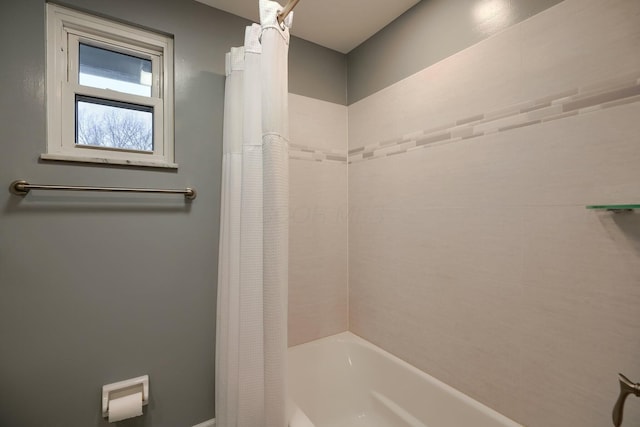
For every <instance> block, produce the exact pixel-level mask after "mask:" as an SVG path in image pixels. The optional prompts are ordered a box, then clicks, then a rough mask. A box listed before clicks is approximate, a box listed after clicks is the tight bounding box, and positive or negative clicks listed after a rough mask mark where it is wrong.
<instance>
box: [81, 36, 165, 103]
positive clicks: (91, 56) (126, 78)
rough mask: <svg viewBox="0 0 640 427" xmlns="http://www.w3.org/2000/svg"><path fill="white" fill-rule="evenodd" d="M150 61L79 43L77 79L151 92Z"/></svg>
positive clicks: (135, 92)
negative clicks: (78, 71)
mask: <svg viewBox="0 0 640 427" xmlns="http://www.w3.org/2000/svg"><path fill="white" fill-rule="evenodd" d="M151 77H152V74H151V61H150V60H148V59H142V58H138V57H135V56H131V55H125V54H123V53H118V52H113V51H111V50H107V49H102V48H99V47H94V46H89V45H86V44H82V43H80V75H79V78H78V83H80V84H81V85H84V86H91V87H96V88H99V89H111V90H117V91H119V92H125V93H130V94H133V95H141V96H151V81H152V78H151Z"/></svg>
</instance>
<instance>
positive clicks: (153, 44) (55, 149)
mask: <svg viewBox="0 0 640 427" xmlns="http://www.w3.org/2000/svg"><path fill="white" fill-rule="evenodd" d="M46 34H47V152H46V153H43V154H41V155H40V158H42V159H44V160H62V161H77V162H90V163H109V164H120V165H134V166H151V167H163V168H177V167H178V165H177V164H176V163H175V162H174V137H173V132H174V126H173V121H174V119H173V39H172V38H171V37H169V36H165V35H163V34H158V33H154V32H151V31H146V30H142V29H140V28H135V27H131V26H128V25H124V24H120V23H117V22H113V21H110V20H107V19H104V18H100V17H97V16H93V15H89V14H86V13H83V12H78V11H76V10H73V9H68V8H65V7H62V6H58V5H55V4H52V3H47V33H46ZM80 43H83V44H87V45H90V46H94V47H99V48H103V49H108V50H111V51H115V52H120V53H125V54H129V55H133V56H136V57H139V58H144V59H148V60H150V61H151V63H152V91H151V97H145V96H139V95H132V94H128V93H122V92H117V91H114V90H109V89H98V88H94V87H89V86H83V85H80V84H79V83H78V80H79V77H78V75H79V45H80ZM76 95H79V96H87V97H92V98H99V99H104V100H107V101H115V102H124V103H128V104H135V105H140V106H146V107H151V108H153V151H152V152H151V151H149V152H145V151H134V150H123V149H113V148H108V147H98V146H88V145H79V144H76V135H75V133H76Z"/></svg>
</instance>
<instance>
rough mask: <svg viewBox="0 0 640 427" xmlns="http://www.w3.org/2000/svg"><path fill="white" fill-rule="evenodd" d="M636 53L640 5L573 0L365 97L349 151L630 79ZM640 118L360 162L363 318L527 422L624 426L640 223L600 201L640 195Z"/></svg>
mask: <svg viewBox="0 0 640 427" xmlns="http://www.w3.org/2000/svg"><path fill="white" fill-rule="evenodd" d="M638 52H640V3H638V2H637V1H635V0H611V1H604V0H588V1H579V0H566V1H564V2H562V3H560V4H559V5H557V6H555V7H553V8H550V9H548V10H547V11H545V12H543V13H541V14H539V15H536V16H535V17H533V18H531V19H529V20H527V21H525V22H523V23H522V24H519V25H516V26H514V27H512V28H510V29H508V30H506V31H504V32H502V33H500V34H498V35H496V36H494V37H492V38H490V39H488V40H486V41H484V42H482V43H480V44H478V45H476V46H473V47H471V48H469V49H467V50H466V51H464V52H461V53H460V54H458V55H454V56H452V57H450V58H448V59H446V60H445V61H442V62H441V63H439V64H436V65H434V66H432V67H430V68H428V69H425V70H423V71H421V72H420V73H417V74H416V75H414V76H412V77H410V78H408V79H405V80H403V81H402V82H399V83H397V84H396V85H394V86H391V87H389V88H387V89H384V90H383V91H381V92H379V93H377V94H374V95H372V96H370V97H368V98H366V99H364V100H362V101H360V102H358V103H356V104H354V105H352V106H350V107H349V139H350V140H349V143H350V148H351V149H354V148H357V147H359V146H363V145H371V144H374V143H376V142H381V141H385V140H393V139H398V138H400V137H402V136H403V135H407V134H412V133H415V132H416V131H419V130H421V129H422V130H424V129H429V128H430V127H438V126H442V125H447V124H450V126H449V127H450V128H451V127H453V124H454V123H455V122H457V121H460V120H463V121H464V119H465V118H469V117H472V116H474V115H475V114H485V115H486V114H490V113H491V114H493V113H492V112H494V113H495V112H500V111H508V110H513V108H514V106H516V107H517V108H527V106H532V105H534V101H535V100H540V99H542V98H544V97H547V96H548V95H553V94H554V93H557V94H566V95H563V96H571V95H574V94H576V93H578V91H579V90H580V91H582V90H584V88H589V87H591V88H596V87H600V86H602V82H600V81H602V80H606V79H609V80H610V81H611V82H613V83H615V81H617V80H620V79H622V80H624V81H626V80H625V79H626V77H624V76H628V75H633V74H634V73H638V72H639V71H640V55H638ZM478 67H479V68H478ZM445 71H446V72H445ZM616 76H622V77H620V79H617V78H616ZM623 77H624V78H623ZM611 79H613V80H611ZM616 79H617V80H616ZM622 80H621V81H622ZM627 80H628V79H627ZM502 82H503V83H504V84H501V83H502ZM613 83H611V84H613ZM608 87H610V85H609V84H608V83H607V84H605V85H604V86H603V88H604V89H606V88H608ZM611 87H612V86H611ZM554 105H556V104H554ZM549 108H550V107H549ZM552 109H553V108H552ZM556 109H557V107H556ZM496 114H497V113H496ZM526 114H534V113H532V112H527V113H526ZM497 116H500V115H499V114H498V115H497ZM527 117H529V116H527ZM532 117H534V118H535V117H537V116H535V115H534V116H532ZM638 117H640V103H638V102H633V103H628V104H625V105H621V104H620V105H617V106H615V107H612V108H607V109H600V108H594V109H592V112H590V113H584V112H581V114H578V115H572V116H566V117H563V118H561V119H557V120H553V121H548V122H542V123H537V124H532V125H530V126H526V127H519V128H514V129H510V130H506V131H501V132H496V133H492V134H489V135H484V136H481V137H477V138H473V139H469V140H462V141H459V140H457V141H456V140H454V141H450V142H447V143H445V144H441V145H434V146H429V147H425V148H420V149H416V150H414V151H410V152H408V153H403V154H398V155H395V156H391V157H385V158H379V159H373V160H365V161H360V162H356V163H353V164H350V165H349V322H350V329H351V330H352V331H353V332H355V333H357V334H358V335H361V336H363V337H364V338H366V339H368V340H370V341H372V342H374V343H376V344H378V345H380V346H382V347H383V348H385V349H386V350H388V351H390V352H392V353H394V354H396V355H398V356H399V357H401V358H403V359H405V360H407V361H408V362H409V363H412V364H414V365H416V366H417V367H419V368H420V369H423V370H425V371H426V372H429V373H430V374H432V375H434V376H436V377H438V378H440V379H442V380H444V381H445V382H447V383H449V384H451V385H452V386H454V387H456V388H458V389H460V390H462V391H463V392H465V393H467V394H469V395H470V396H472V397H474V398H476V399H478V400H479V401H481V402H483V403H486V404H487V405H489V406H491V407H493V408H495V409H497V410H499V411H500V412H502V413H504V414H506V415H507V416H510V417H512V418H514V419H515V420H517V421H519V422H521V423H523V424H524V425H527V426H528V427H555V426H558V427H560V426H563V427H564V426H580V427H600V426H603V425H610V424H611V421H610V416H611V409H612V407H613V403H614V401H615V399H616V397H617V378H616V376H617V372H618V371H621V372H624V373H626V374H628V375H629V376H630V377H631V378H633V379H634V380H636V381H637V380H638V379H640V359H639V355H640V316H639V315H638V307H640V286H639V284H640V221H639V220H638V214H634V215H613V214H610V213H598V212H593V211H588V210H586V209H585V205H588V204H594V203H612V202H618V203H624V202H637V201H638V200H639V198H640V191H639V190H638V183H639V182H640V168H638V167H637V165H638V164H640V144H638V135H640V121H639V120H638ZM421 120H422V122H421ZM506 122H509V123H511V121H510V120H506V121H505V123H506ZM513 123H514V124H518V123H519V122H515V121H514V122H513ZM634 403H637V402H635V401H634V400H632V399H631V400H629V401H628V403H627V412H626V413H625V425H627V424H628V425H630V426H631V425H636V424H640V408H638V407H640V405H635V404H634Z"/></svg>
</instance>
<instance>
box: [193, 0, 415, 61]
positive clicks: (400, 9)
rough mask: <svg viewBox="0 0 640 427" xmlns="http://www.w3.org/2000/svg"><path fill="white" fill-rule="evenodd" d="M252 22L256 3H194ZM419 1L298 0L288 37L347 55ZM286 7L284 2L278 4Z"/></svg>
mask: <svg viewBox="0 0 640 427" xmlns="http://www.w3.org/2000/svg"><path fill="white" fill-rule="evenodd" d="M197 1H199V2H200V3H204V4H207V5H209V6H212V7H215V8H216V9H221V10H224V11H226V12H229V13H232V14H234V15H238V16H242V17H243V18H246V19H249V20H251V21H254V22H258V21H259V17H258V0H197ZM419 1H420V0H391V1H389V0H301V1H300V3H298V5H297V6H296V8H295V17H294V20H293V28H292V29H291V33H292V34H293V35H294V36H296V37H300V38H302V39H305V40H308V41H311V42H314V43H317V44H319V45H322V46H325V47H328V48H330V49H333V50H337V51H338V52H342V53H347V52H349V51H350V50H352V49H353V48H355V47H356V46H358V45H359V44H360V43H362V42H363V41H365V40H367V39H368V38H369V37H371V36H372V35H374V34H375V33H377V32H378V31H379V30H381V29H382V28H384V27H385V26H386V25H387V24H389V23H390V22H391V21H393V20H394V19H396V18H397V17H398V16H400V15H402V14H403V13H404V12H405V11H406V10H408V9H409V8H410V7H411V6H413V5H415V4H416V3H418V2H419ZM280 3H281V4H282V5H284V4H285V1H284V0H281V2H280Z"/></svg>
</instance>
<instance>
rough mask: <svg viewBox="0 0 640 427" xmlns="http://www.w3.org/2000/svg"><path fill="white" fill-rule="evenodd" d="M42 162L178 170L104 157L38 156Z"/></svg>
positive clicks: (172, 165)
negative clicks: (51, 161)
mask: <svg viewBox="0 0 640 427" xmlns="http://www.w3.org/2000/svg"><path fill="white" fill-rule="evenodd" d="M40 158H41V159H42V160H53V161H60V162H81V163H100V164H103V165H125V166H142V167H149V168H163V169H178V164H177V163H166V162H161V161H152V160H129V159H108V158H104V157H89V156H87V157H85V156H73V155H69V154H45V153H43V154H40Z"/></svg>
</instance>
